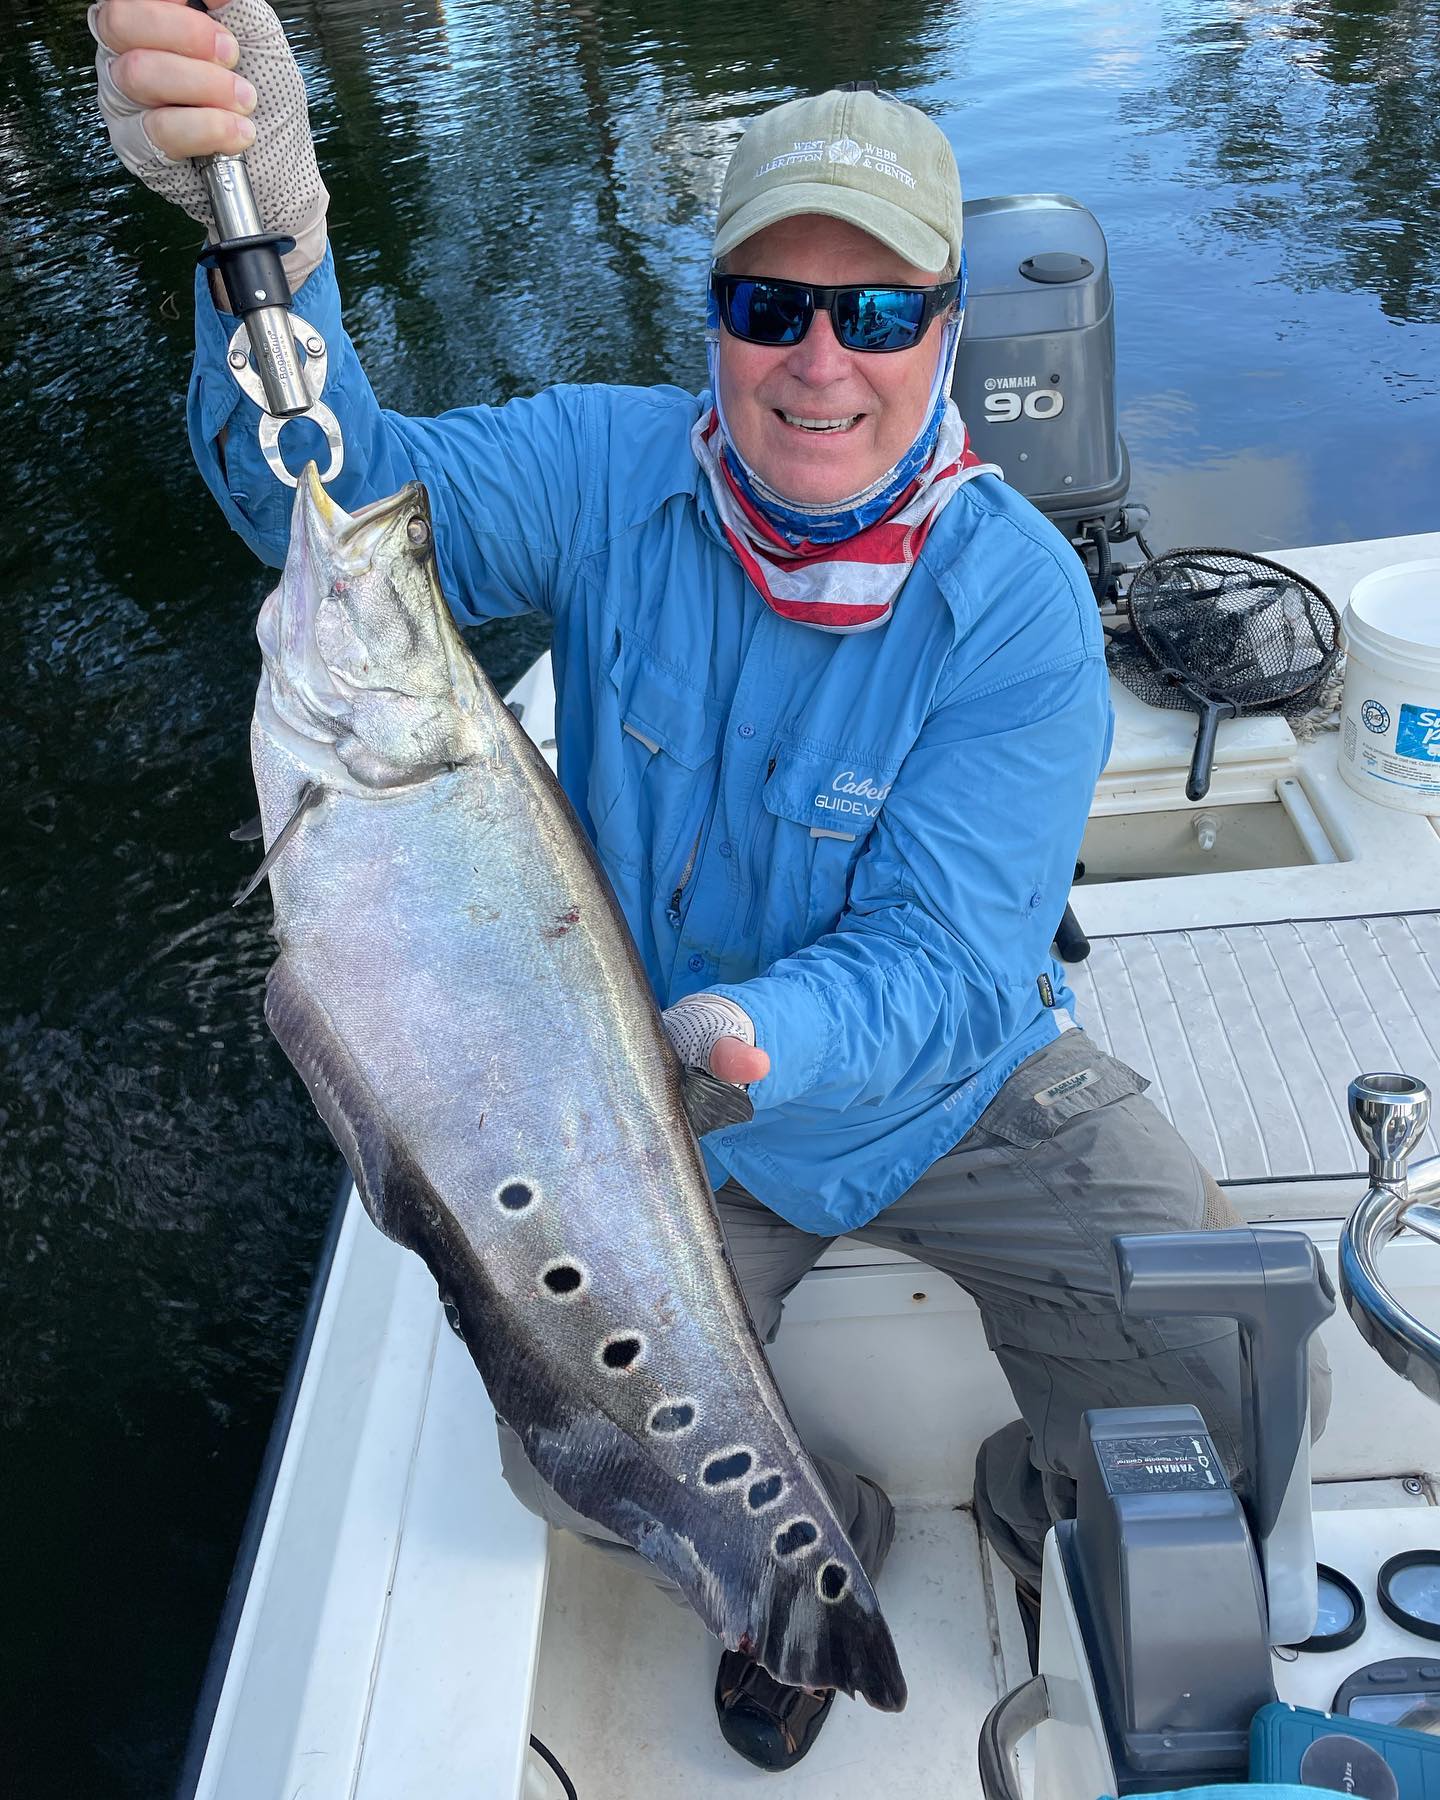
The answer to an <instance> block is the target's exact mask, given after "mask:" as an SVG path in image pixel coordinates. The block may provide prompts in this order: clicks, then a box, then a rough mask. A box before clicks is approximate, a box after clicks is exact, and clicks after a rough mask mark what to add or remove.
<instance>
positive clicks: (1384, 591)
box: [1340, 556, 1440, 814]
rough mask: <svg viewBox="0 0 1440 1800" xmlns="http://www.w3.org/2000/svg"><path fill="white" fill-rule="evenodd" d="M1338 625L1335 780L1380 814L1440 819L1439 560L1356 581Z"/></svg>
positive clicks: (1396, 566)
mask: <svg viewBox="0 0 1440 1800" xmlns="http://www.w3.org/2000/svg"><path fill="white" fill-rule="evenodd" d="M1342 627H1343V631H1344V637H1345V649H1346V652H1347V661H1346V665H1345V698H1344V701H1343V702H1342V705H1341V718H1340V773H1341V775H1343V776H1344V778H1345V780H1346V781H1347V782H1348V783H1349V784H1350V786H1351V787H1352V788H1354V790H1355V792H1356V793H1357V794H1363V795H1364V796H1365V798H1366V799H1367V800H1374V801H1377V802H1378V803H1379V804H1380V805H1381V806H1398V807H1400V808H1402V809H1403V810H1404V811H1405V812H1419V813H1435V814H1440V557H1433V556H1432V557H1427V558H1425V559H1424V560H1423V561H1421V562H1404V563H1393V564H1392V565H1391V566H1390V567H1389V568H1388V569H1377V570H1376V571H1375V573H1374V574H1373V575H1366V576H1365V577H1364V578H1363V579H1362V580H1360V581H1357V582H1356V583H1355V587H1354V590H1353V592H1352V593H1351V595H1350V604H1349V605H1348V606H1347V607H1346V608H1345V617H1344V619H1343V621H1342Z"/></svg>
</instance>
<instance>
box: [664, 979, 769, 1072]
mask: <svg viewBox="0 0 1440 1800" xmlns="http://www.w3.org/2000/svg"><path fill="white" fill-rule="evenodd" d="M660 1023H661V1024H662V1025H663V1026H664V1027H665V1030H666V1032H667V1033H668V1035H669V1038H670V1042H671V1043H672V1044H673V1045H674V1046H675V1054H676V1055H677V1056H678V1057H679V1058H680V1061H681V1062H682V1063H683V1064H684V1065H685V1067H686V1068H687V1069H708V1070H709V1072H710V1073H711V1074H712V1075H713V1076H715V1078H716V1079H717V1080H718V1081H728V1082H731V1083H733V1084H734V1085H735V1086H736V1087H748V1086H749V1084H750V1083H751V1082H752V1081H763V1080H764V1078H765V1077H766V1076H767V1075H768V1074H769V1073H770V1058H769V1057H768V1056H767V1055H766V1054H765V1052H764V1051H763V1050H760V1049H757V1048H756V1045H755V1025H754V1022H753V1020H752V1019H751V1018H750V1015H749V1014H748V1013H747V1012H746V1011H745V1009H744V1008H743V1007H741V1006H737V1005H736V1003H735V1002H734V1001H733V1000H730V999H727V998H726V997H725V996H724V995H723V994H687V995H686V996H685V998H684V999H683V1000H677V1001H676V1002H675V1004H674V1005H673V1006H667V1007H666V1008H665V1010H664V1012H662V1013H661V1015H660Z"/></svg>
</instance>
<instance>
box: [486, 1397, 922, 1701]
mask: <svg viewBox="0 0 1440 1800" xmlns="http://www.w3.org/2000/svg"><path fill="white" fill-rule="evenodd" d="M531 1373H532V1375H533V1373H534V1372H533V1371H532V1372H531ZM488 1379H489V1378H488V1377H487V1380H488ZM491 1396H492V1398H494V1399H495V1400H496V1401H497V1405H498V1407H499V1410H500V1412H501V1414H502V1416H504V1417H506V1418H507V1419H508V1422H509V1423H510V1424H511V1425H512V1426H514V1427H515V1429H516V1430H517V1431H519V1433H520V1436H521V1439H522V1441H523V1442H524V1444H525V1449H526V1452H527V1454H528V1455H529V1456H530V1458H531V1460H532V1461H533V1462H534V1464H535V1466H536V1468H537V1470H538V1471H539V1473H540V1474H541V1476H542V1477H543V1478H544V1479H545V1480H546V1481H548V1482H549V1483H550V1485H551V1486H552V1487H554V1488H555V1490H556V1491H557V1492H558V1493H559V1494H560V1495H561V1496H562V1498H564V1499H565V1500H568V1501H569V1503H570V1504H571V1506H573V1507H574V1508H575V1510H576V1511H577V1512H580V1513H582V1514H583V1515H584V1516H585V1517H586V1518H589V1519H594V1520H596V1521H597V1522H598V1523H599V1524H602V1525H608V1526H609V1528H610V1529H611V1530H612V1531H614V1532H616V1533H617V1534H618V1535H619V1536H620V1537H621V1538H623V1539H624V1540H625V1542H627V1543H628V1544H631V1545H633V1546H634V1548H635V1549H637V1550H638V1551H639V1552H640V1554H641V1555H642V1556H643V1557H645V1559H646V1560H647V1561H648V1562H651V1563H653V1564H654V1565H655V1567H656V1569H657V1570H659V1571H660V1572H661V1573H663V1574H665V1575H668V1576H669V1577H670V1578H671V1579H672V1580H673V1581H674V1582H675V1583H676V1585H677V1586H678V1587H679V1588H680V1590H681V1591H682V1592H683V1594H684V1595H685V1597H686V1599H687V1600H688V1601H689V1602H690V1604H691V1606H693V1607H694V1609H695V1611H696V1612H697V1613H699V1615H700V1617H701V1618H702V1619H703V1620H704V1621H705V1623H706V1625H707V1626H708V1627H709V1628H710V1630H711V1631H713V1632H714V1634H715V1635H716V1637H718V1638H719V1639H720V1641H721V1642H722V1643H723V1644H724V1645H725V1646H726V1648H727V1649H730V1650H738V1651H740V1652H741V1653H742V1654H743V1655H746V1656H752V1657H754V1659H755V1660H756V1661H757V1662H758V1663H759V1664H760V1665H761V1666H762V1667H763V1668H764V1669H765V1670H766V1671H767V1672H768V1673H769V1674H770V1675H772V1676H773V1677H774V1678H775V1680H776V1681H779V1682H783V1683H784V1684H785V1685H786V1686H788V1687H808V1688H838V1689H839V1690H840V1691H841V1692H842V1693H845V1694H851V1695H859V1696H860V1697H862V1698H863V1699H865V1700H868V1701H869V1702H870V1704H871V1705H872V1706H875V1707H879V1708H880V1709H881V1710H882V1711H886V1712H899V1711H900V1710H901V1708H902V1707H903V1706H904V1705H905V1698H906V1694H905V1678H904V1676H903V1674H902V1673H901V1670H900V1659H899V1657H898V1656H897V1655H896V1652H895V1644H894V1640H893V1639H892V1638H891V1636H890V1629H889V1627H888V1626H887V1625H886V1623H885V1620H884V1617H883V1616H882V1614H881V1611H880V1604H879V1602H878V1601H877V1600H876V1598H875V1590H874V1589H873V1588H872V1587H871V1585H870V1579H869V1577H868V1576H867V1575H866V1573H865V1571H864V1569H863V1568H862V1567H861V1565H860V1560H859V1558H858V1557H857V1556H856V1554H855V1552H854V1550H853V1549H852V1547H851V1545H850V1541H849V1539H848V1538H847V1537H846V1535H845V1531H844V1528H843V1527H842V1526H841V1524H840V1522H839V1521H838V1520H837V1519H836V1517H835V1513H834V1510H833V1508H832V1507H831V1505H830V1502H829V1500H828V1498H827V1497H826V1495H825V1492H824V1489H823V1488H822V1487H821V1485H820V1481H819V1477H818V1475H817V1474H816V1473H815V1471H814V1468H813V1465H811V1464H810V1462H809V1459H808V1458H807V1457H805V1456H804V1454H803V1452H802V1453H801V1456H800V1458H799V1459H795V1460H793V1461H791V1462H790V1467H789V1468H788V1470H786V1471H785V1472H784V1473H783V1475H782V1474H781V1473H780V1471H779V1470H772V1471H770V1472H769V1473H768V1474H765V1475H761V1476H760V1478H759V1479H758V1480H756V1481H750V1480H748V1479H742V1480H740V1481H739V1482H738V1483H737V1484H735V1485H733V1486H729V1487H727V1489H726V1490H725V1491H723V1492H705V1491H704V1486H705V1484H704V1482H703V1480H702V1481H700V1482H687V1483H686V1485H684V1486H683V1487H682V1486H680V1485H679V1483H677V1482H676V1480H675V1478H674V1476H673V1474H672V1473H670V1472H669V1471H668V1470H666V1469H664V1468H662V1467H660V1466H659V1465H658V1464H657V1463H656V1462H655V1461H654V1460H652V1458H651V1457H650V1456H648V1455H646V1454H645V1452H644V1451H643V1450H641V1449H640V1448H639V1447H638V1446H637V1445H636V1444H635V1442H634V1440H633V1439H631V1438H630V1437H629V1436H628V1434H626V1433H624V1432H622V1431H620V1430H619V1429H618V1428H617V1427H616V1426H615V1425H614V1424H613V1423H612V1422H611V1421H610V1420H608V1419H605V1418H603V1417H601V1418H594V1417H591V1418H588V1419H585V1420H583V1421H580V1420H576V1421H575V1422H574V1425H573V1427H572V1433H573V1434H572V1435H571V1436H570V1437H569V1438H568V1439H567V1440H566V1441H565V1442H564V1444H563V1446H557V1444H556V1441H555V1439H554V1438H553V1437H550V1436H548V1435H546V1434H541V1433H537V1432H535V1431H534V1430H533V1429H526V1425H527V1419H526V1415H527V1413H528V1412H529V1411H530V1407H529V1406H527V1405H526V1404H525V1403H524V1402H523V1401H522V1402H521V1403H520V1404H518V1405H514V1406H513V1407H511V1408H507V1406H506V1405H504V1404H501V1403H500V1402H501V1397H500V1395H499V1394H497V1392H496V1385H495V1384H492V1385H491ZM532 1396H533V1389H532ZM505 1398H506V1399H507V1400H508V1399H509V1396H508V1395H507V1396H506V1397H505ZM516 1398H517V1399H519V1396H518V1395H517V1396H516ZM527 1398H528V1397H527ZM531 1404H532V1405H533V1398H532V1400H531ZM787 1460H790V1459H787ZM771 1482H773V1483H774V1493H773V1495H772V1494H771V1493H770V1492H769V1491H768V1489H769V1484H770V1483H771Z"/></svg>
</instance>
